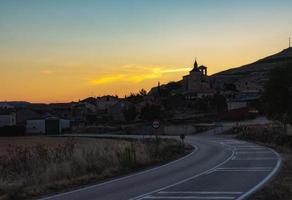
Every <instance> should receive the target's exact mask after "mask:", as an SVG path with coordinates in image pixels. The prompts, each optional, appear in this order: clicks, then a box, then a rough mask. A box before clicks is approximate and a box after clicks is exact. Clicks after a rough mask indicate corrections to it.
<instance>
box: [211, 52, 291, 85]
mask: <svg viewBox="0 0 292 200" xmlns="http://www.w3.org/2000/svg"><path fill="white" fill-rule="evenodd" d="M287 63H291V67H292V48H287V49H284V50H283V51H281V52H279V53H276V54H274V55H271V56H268V57H266V58H263V59H260V60H258V61H256V62H254V63H251V64H247V65H243V66H241V67H237V68H232V69H228V70H226V71H222V72H219V73H217V74H214V75H212V76H211V79H212V80H213V83H214V85H215V87H217V88H223V87H224V86H225V85H227V84H234V85H236V87H237V88H238V89H239V90H262V89H263V86H264V83H265V81H266V80H267V79H268V75H269V72H270V71H271V70H272V69H273V68H276V67H281V66H283V65H286V64H287Z"/></svg>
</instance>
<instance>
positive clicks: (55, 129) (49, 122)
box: [26, 117, 70, 135]
mask: <svg viewBox="0 0 292 200" xmlns="http://www.w3.org/2000/svg"><path fill="white" fill-rule="evenodd" d="M69 128H70V121H69V120H66V119H60V118H57V117H48V118H45V119H31V120H27V121H26V133H31V134H45V135H56V134H61V133H62V130H65V129H69Z"/></svg>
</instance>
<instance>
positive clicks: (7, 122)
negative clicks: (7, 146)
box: [0, 111, 16, 127]
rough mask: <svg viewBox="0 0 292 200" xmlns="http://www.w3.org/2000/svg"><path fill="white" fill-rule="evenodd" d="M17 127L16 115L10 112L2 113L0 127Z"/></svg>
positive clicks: (0, 113) (0, 114)
mask: <svg viewBox="0 0 292 200" xmlns="http://www.w3.org/2000/svg"><path fill="white" fill-rule="evenodd" d="M15 125H16V114H15V112H10V111H1V112H0V127H4V126H15Z"/></svg>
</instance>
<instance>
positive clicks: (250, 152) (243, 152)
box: [236, 151, 272, 154]
mask: <svg viewBox="0 0 292 200" xmlns="http://www.w3.org/2000/svg"><path fill="white" fill-rule="evenodd" d="M236 154H272V152H268V151H241V152H236Z"/></svg>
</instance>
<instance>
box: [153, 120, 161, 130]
mask: <svg viewBox="0 0 292 200" xmlns="http://www.w3.org/2000/svg"><path fill="white" fill-rule="evenodd" d="M152 127H153V128H155V129H158V128H159V127H160V122H159V121H158V120H154V121H153V122H152Z"/></svg>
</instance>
